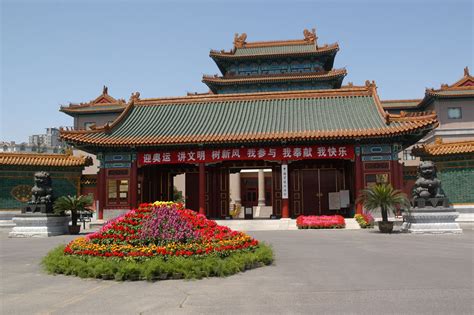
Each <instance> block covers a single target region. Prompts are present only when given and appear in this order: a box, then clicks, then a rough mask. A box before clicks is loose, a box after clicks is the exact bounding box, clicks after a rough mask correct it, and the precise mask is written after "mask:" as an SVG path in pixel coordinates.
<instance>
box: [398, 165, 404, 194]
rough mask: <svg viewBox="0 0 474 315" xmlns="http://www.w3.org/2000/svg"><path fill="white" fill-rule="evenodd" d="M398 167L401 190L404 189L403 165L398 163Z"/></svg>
mask: <svg viewBox="0 0 474 315" xmlns="http://www.w3.org/2000/svg"><path fill="white" fill-rule="evenodd" d="M397 165H398V187H399V189H400V190H402V189H403V186H404V185H403V163H400V162H398V161H397Z"/></svg>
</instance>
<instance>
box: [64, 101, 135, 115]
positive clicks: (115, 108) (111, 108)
mask: <svg viewBox="0 0 474 315" xmlns="http://www.w3.org/2000/svg"><path fill="white" fill-rule="evenodd" d="M125 107H127V104H126V103H123V104H111V105H87V106H81V105H78V106H69V107H61V108H60V111H62V112H64V113H68V114H69V113H78V114H86V113H97V112H101V113H102V112H107V113H120V112H122V111H123V110H124V109H125Z"/></svg>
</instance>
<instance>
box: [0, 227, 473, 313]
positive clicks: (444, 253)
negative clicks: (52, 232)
mask: <svg viewBox="0 0 474 315" xmlns="http://www.w3.org/2000/svg"><path fill="white" fill-rule="evenodd" d="M463 227H464V228H465V231H464V234H462V235H406V234H392V235H382V234H379V233H376V232H374V231H368V230H303V231H265V232H263V231H262V232H251V234H252V235H253V236H255V237H256V238H258V239H260V240H263V241H266V242H268V243H270V244H272V245H273V247H274V249H275V255H276V262H275V264H274V265H273V266H269V267H265V268H259V269H255V270H251V271H248V272H245V273H242V274H238V275H234V276H231V277H228V278H220V279H217V278H211V279H204V280H196V281H183V280H169V281H161V282H156V283H148V282H123V283H120V282H115V281H101V280H92V279H88V280H83V279H79V278H75V277H66V276H50V275H46V274H44V273H43V272H42V271H41V269H40V267H39V265H38V263H39V261H40V259H41V257H42V256H43V255H44V254H46V252H47V251H48V250H50V249H51V248H53V247H54V246H56V245H57V244H60V243H65V242H67V241H69V240H71V239H72V237H71V236H60V237H53V238H48V239H8V238H7V237H6V235H7V234H6V233H4V232H1V233H0V246H1V247H0V249H1V251H0V253H1V254H0V263H1V286H0V287H1V304H0V306H1V309H0V313H1V314H51V313H52V314H176V313H178V314H190V313H193V314H194V313H198V314H199V313H201V314H472V313H474V306H473V301H474V300H473V290H474V287H473V257H474V256H473V254H474V253H473V248H474V246H473V245H474V244H473V243H474V232H473V230H472V225H470V226H463Z"/></svg>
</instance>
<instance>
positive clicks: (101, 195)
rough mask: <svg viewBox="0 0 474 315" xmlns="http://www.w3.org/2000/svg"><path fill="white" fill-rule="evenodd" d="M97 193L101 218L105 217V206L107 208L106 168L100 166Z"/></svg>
mask: <svg viewBox="0 0 474 315" xmlns="http://www.w3.org/2000/svg"><path fill="white" fill-rule="evenodd" d="M97 175H98V176H97V195H98V200H99V209H97V211H99V212H98V213H99V216H98V218H99V220H102V219H103V218H104V208H105V191H106V190H105V169H104V168H100V169H99V174H97Z"/></svg>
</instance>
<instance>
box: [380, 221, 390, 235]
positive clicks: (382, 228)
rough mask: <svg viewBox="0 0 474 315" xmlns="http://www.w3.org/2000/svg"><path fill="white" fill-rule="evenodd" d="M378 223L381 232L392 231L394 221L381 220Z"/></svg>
mask: <svg viewBox="0 0 474 315" xmlns="http://www.w3.org/2000/svg"><path fill="white" fill-rule="evenodd" d="M378 224H379V231H380V232H381V233H392V231H393V222H384V221H379V222H378Z"/></svg>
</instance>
